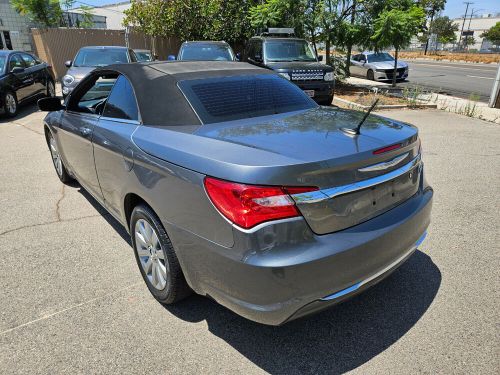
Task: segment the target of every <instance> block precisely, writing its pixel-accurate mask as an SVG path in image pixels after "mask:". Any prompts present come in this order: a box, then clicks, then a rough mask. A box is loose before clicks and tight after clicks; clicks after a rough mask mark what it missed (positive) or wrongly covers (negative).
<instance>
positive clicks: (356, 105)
mask: <svg viewBox="0 0 500 375" xmlns="http://www.w3.org/2000/svg"><path fill="white" fill-rule="evenodd" d="M335 102H337V103H342V104H346V105H348V106H350V107H354V108H358V109H363V110H366V109H368V108H370V107H371V106H369V105H363V104H359V103H355V102H351V101H350V100H346V99H342V98H337V97H334V98H333V103H335ZM403 108H411V109H421V108H425V109H429V108H432V109H437V104H429V103H424V102H418V104H417V105H416V106H410V105H409V104H383V105H378V106H377V110H379V109H403Z"/></svg>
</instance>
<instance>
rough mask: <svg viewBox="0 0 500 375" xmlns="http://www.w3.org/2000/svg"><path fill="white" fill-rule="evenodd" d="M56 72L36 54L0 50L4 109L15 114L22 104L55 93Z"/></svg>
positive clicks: (0, 92) (1, 105)
mask: <svg viewBox="0 0 500 375" xmlns="http://www.w3.org/2000/svg"><path fill="white" fill-rule="evenodd" d="M54 82H55V80H54V73H53V72H52V69H51V67H50V66H49V65H48V64H47V63H46V62H43V61H42V60H40V59H39V58H38V57H36V56H35V55H32V54H31V53H27V52H23V51H11V50H0V109H1V110H2V111H3V112H4V114H6V115H7V116H9V117H14V116H15V115H16V114H17V112H18V111H19V106H20V105H22V104H23V103H26V102H28V101H29V100H31V99H33V98H36V97H37V96H40V95H47V96H55V94H56V90H55V85H54Z"/></svg>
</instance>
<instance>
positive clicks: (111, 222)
mask: <svg viewBox="0 0 500 375" xmlns="http://www.w3.org/2000/svg"><path fill="white" fill-rule="evenodd" d="M70 186H73V187H78V188H79V189H78V192H79V193H80V194H81V195H83V196H84V198H85V199H87V200H88V201H89V203H90V204H91V205H92V207H94V208H95V210H96V211H97V212H98V213H99V214H101V216H102V217H103V218H104V219H105V220H106V221H107V222H108V224H109V225H111V227H112V228H113V229H114V230H115V231H116V233H118V234H119V235H120V237H121V238H122V239H123V240H124V241H125V242H127V243H128V244H130V236H129V234H128V233H127V231H126V230H125V228H124V227H123V225H121V224H120V223H119V222H118V220H116V219H115V218H114V217H113V216H112V215H111V214H110V213H109V212H108V211H106V209H105V208H104V207H102V206H101V204H100V203H99V202H97V201H96V200H95V199H94V197H93V196H92V195H90V194H89V193H88V192H87V190H85V189H84V188H82V187H81V186H80V185H79V184H78V182H74V183H72V184H71V185H70Z"/></svg>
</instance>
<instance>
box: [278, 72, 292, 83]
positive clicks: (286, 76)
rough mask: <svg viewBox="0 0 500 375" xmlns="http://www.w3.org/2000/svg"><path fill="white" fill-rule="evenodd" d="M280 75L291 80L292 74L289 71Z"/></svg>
mask: <svg viewBox="0 0 500 375" xmlns="http://www.w3.org/2000/svg"><path fill="white" fill-rule="evenodd" d="M280 76H282V77H283V78H286V79H288V80H289V81H290V74H288V73H280Z"/></svg>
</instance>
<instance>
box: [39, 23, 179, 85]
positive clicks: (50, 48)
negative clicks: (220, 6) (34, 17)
mask: <svg viewBox="0 0 500 375" xmlns="http://www.w3.org/2000/svg"><path fill="white" fill-rule="evenodd" d="M31 32H32V36H33V45H34V47H35V53H36V55H38V56H39V57H40V58H41V59H42V60H44V61H47V62H48V63H49V64H50V65H52V69H53V70H54V73H55V75H56V79H58V80H59V79H61V78H62V77H63V76H64V74H65V73H66V70H67V69H68V68H66V66H65V65H64V62H65V61H67V60H72V59H73V58H74V57H75V55H76V53H77V52H78V50H79V49H80V48H81V47H85V46H125V44H126V43H125V30H106V29H68V28H54V29H31ZM151 39H152V38H150V37H149V36H145V35H144V34H142V33H139V32H135V31H132V32H131V33H130V34H129V46H130V48H137V49H151V43H152V40H151ZM180 44H181V43H180V40H179V39H177V38H155V40H154V46H155V51H156V54H157V55H158V59H159V60H166V59H167V56H168V55H176V54H177V51H178V50H179V46H180Z"/></svg>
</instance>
